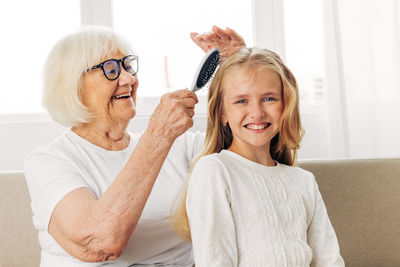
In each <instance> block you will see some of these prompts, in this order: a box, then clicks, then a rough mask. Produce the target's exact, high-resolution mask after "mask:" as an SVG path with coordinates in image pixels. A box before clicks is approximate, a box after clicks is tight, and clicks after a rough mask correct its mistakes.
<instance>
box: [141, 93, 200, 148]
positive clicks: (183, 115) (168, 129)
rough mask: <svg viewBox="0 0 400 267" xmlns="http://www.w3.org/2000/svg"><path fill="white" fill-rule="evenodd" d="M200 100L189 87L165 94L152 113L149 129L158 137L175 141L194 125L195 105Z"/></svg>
mask: <svg viewBox="0 0 400 267" xmlns="http://www.w3.org/2000/svg"><path fill="white" fill-rule="evenodd" d="M198 102H199V101H198V99H197V96H196V94H195V93H193V92H191V91H189V90H187V89H184V90H177V91H174V92H171V93H167V94H165V95H163V96H162V97H161V100H160V103H159V104H158V106H157V107H156V109H155V111H154V113H153V114H152V115H151V118H150V120H149V124H148V129H150V131H152V132H153V133H155V134H157V135H158V138H166V140H167V141H169V142H174V141H175V139H176V138H177V137H178V136H180V135H181V134H183V133H184V132H186V131H187V130H188V129H189V128H190V127H192V126H193V119H192V118H193V116H194V106H195V105H196V104H197V103H198Z"/></svg>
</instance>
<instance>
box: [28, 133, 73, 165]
mask: <svg viewBox="0 0 400 267" xmlns="http://www.w3.org/2000/svg"><path fill="white" fill-rule="evenodd" d="M66 135H67V133H64V134H63V135H61V136H59V137H57V138H56V139H54V140H53V141H52V142H51V143H50V144H48V145H45V146H39V147H37V148H35V149H34V150H32V151H31V152H30V153H28V154H27V156H26V157H25V159H24V166H25V167H26V166H27V165H29V164H31V163H35V164H38V163H40V162H47V161H51V159H61V160H65V159H67V158H66V156H65V151H66V148H67V147H68V142H69V141H68V140H67V137H66Z"/></svg>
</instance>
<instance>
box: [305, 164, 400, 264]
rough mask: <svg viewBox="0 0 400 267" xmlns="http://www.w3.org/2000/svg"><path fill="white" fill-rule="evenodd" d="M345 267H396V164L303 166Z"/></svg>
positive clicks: (399, 167)
mask: <svg viewBox="0 0 400 267" xmlns="http://www.w3.org/2000/svg"><path fill="white" fill-rule="evenodd" d="M299 166H300V167H302V168H304V169H306V170H309V171H311V172H312V173H313V174H314V175H315V178H316V180H317V183H318V185H319V189H320V192H321V194H322V197H323V199H324V202H325V205H326V207H327V210H328V214H329V217H330V219H331V222H332V224H333V227H334V228H335V231H336V234H337V237H338V240H339V245H340V250H341V254H342V256H343V258H344V260H345V262H346V266H349V267H353V266H354V267H358V266H360V267H369V266H371V267H376V266H388V267H389V266H400V159H370V160H327V161H305V162H300V163H299Z"/></svg>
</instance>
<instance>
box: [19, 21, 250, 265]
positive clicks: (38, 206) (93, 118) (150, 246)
mask: <svg viewBox="0 0 400 267" xmlns="http://www.w3.org/2000/svg"><path fill="white" fill-rule="evenodd" d="M213 30H214V32H210V33H207V34H203V35H197V34H196V33H192V35H191V37H192V39H193V41H194V42H195V43H196V44H197V45H199V46H200V47H201V48H202V49H203V50H204V51H207V49H209V48H210V47H211V46H217V47H219V48H220V49H221V51H223V54H224V55H225V54H228V53H231V52H232V51H234V50H236V49H237V48H239V47H241V46H243V45H244V42H243V39H242V38H241V37H240V36H238V35H237V34H236V33H235V32H233V31H232V30H230V29H226V30H222V29H219V28H217V27H214V28H213ZM137 71H138V57H137V55H135V53H134V52H133V50H132V49H131V48H130V46H129V45H128V44H127V43H126V42H125V41H124V40H123V39H122V38H121V37H120V36H118V35H117V34H116V33H115V32H113V31H112V30H110V29H107V28H103V27H93V26H92V27H87V28H83V29H82V30H80V31H79V32H76V33H74V34H71V35H68V36H66V37H65V38H64V39H62V40H61V41H59V42H58V43H57V44H56V45H55V47H54V48H53V50H52V52H51V53H50V55H49V57H48V59H47V62H46V65H45V69H44V88H45V90H44V96H43V104H44V106H45V107H46V108H47V110H48V112H49V114H50V115H51V117H52V118H53V119H54V120H55V121H56V122H58V123H61V124H62V125H64V126H67V127H69V129H68V130H67V131H66V133H65V134H63V135H62V136H60V137H58V138H57V139H56V140H54V141H53V142H52V143H51V144H50V145H48V146H46V147H41V148H38V149H36V150H34V151H33V152H32V153H31V154H30V155H29V156H28V157H27V158H26V160H25V174H26V179H27V183H28V187H29V191H30V194H31V199H32V210H33V222H34V225H35V227H36V228H37V229H38V231H39V241H40V245H41V247H42V253H41V267H50V266H51V267H54V266H57V267H64V266H65V267H67V266H68V267H73V266H106V265H107V266H124V267H126V266H131V265H132V266H142V265H143V266H191V265H192V264H193V257H192V252H191V244H190V243H188V242H185V241H183V240H182V239H181V238H180V237H179V236H177V235H176V234H175V233H174V232H173V230H172V229H171V228H170V225H169V212H170V206H171V203H172V201H173V199H174V198H175V195H176V193H177V191H178V190H179V188H180V185H181V183H182V181H183V179H184V178H185V177H186V175H187V172H188V165H189V162H190V161H191V160H192V158H193V157H194V156H195V155H196V154H197V153H198V152H199V151H200V149H201V146H202V143H203V136H202V135H201V134H189V133H185V132H186V131H187V130H188V129H189V128H190V127H191V126H192V125H193V120H192V117H193V115H194V106H195V104H196V103H197V101H198V100H197V97H196V95H195V94H194V93H192V92H190V91H188V90H179V91H175V92H172V93H169V94H166V95H164V96H162V97H161V101H160V103H159V105H158V106H157V107H156V109H155V111H154V113H153V114H152V116H151V118H150V119H149V122H148V126H147V128H146V129H145V130H144V131H143V133H142V134H141V135H135V134H131V133H128V132H127V131H126V128H127V126H128V124H129V122H130V120H131V119H132V118H133V117H134V116H135V113H136V111H135V102H136V93H137V90H138V85H139V80H138V76H137ZM184 133H185V134H184Z"/></svg>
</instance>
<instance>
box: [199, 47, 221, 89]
mask: <svg viewBox="0 0 400 267" xmlns="http://www.w3.org/2000/svg"><path fill="white" fill-rule="evenodd" d="M218 65H219V52H218V50H216V51H214V52H213V53H212V54H211V55H210V57H209V58H208V59H207V60H206V62H205V63H204V65H203V67H202V68H201V70H200V73H199V77H198V78H197V82H196V86H197V88H202V87H204V86H205V85H206V84H207V83H208V82H209V81H210V80H211V79H212V77H213V76H214V72H215V70H216V68H217V67H218Z"/></svg>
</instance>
